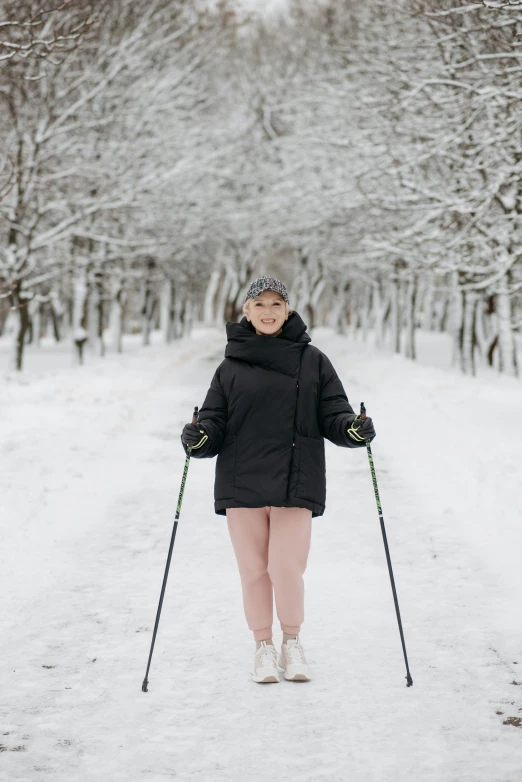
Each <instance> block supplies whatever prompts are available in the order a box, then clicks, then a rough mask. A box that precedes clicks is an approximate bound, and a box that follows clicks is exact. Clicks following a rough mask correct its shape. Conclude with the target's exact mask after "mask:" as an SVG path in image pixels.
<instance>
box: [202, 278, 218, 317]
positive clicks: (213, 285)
mask: <svg viewBox="0 0 522 782" xmlns="http://www.w3.org/2000/svg"><path fill="white" fill-rule="evenodd" d="M220 277H221V269H213V270H212V272H211V273H210V278H209V281H208V285H207V290H206V292H205V300H204V304H203V323H204V324H205V326H212V325H214V323H215V320H216V310H215V306H214V303H215V299H216V293H217V291H218V288H219V280H220Z"/></svg>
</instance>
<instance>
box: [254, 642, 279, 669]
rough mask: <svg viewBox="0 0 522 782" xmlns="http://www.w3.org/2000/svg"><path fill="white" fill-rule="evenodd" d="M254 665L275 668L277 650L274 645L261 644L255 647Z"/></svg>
mask: <svg viewBox="0 0 522 782" xmlns="http://www.w3.org/2000/svg"><path fill="white" fill-rule="evenodd" d="M256 666H257V667H258V668H266V667H273V668H275V667H276V666H277V652H276V649H275V646H271V645H269V644H268V645H265V644H261V646H260V647H259V649H256Z"/></svg>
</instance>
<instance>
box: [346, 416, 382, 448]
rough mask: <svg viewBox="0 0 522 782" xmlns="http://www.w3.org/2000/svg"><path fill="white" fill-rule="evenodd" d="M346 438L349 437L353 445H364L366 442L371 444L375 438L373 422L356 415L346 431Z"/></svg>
mask: <svg viewBox="0 0 522 782" xmlns="http://www.w3.org/2000/svg"><path fill="white" fill-rule="evenodd" d="M346 431H347V433H348V437H350V438H351V439H352V440H353V441H354V442H355V443H365V442H367V441H368V440H369V441H370V442H371V441H372V440H373V438H374V437H375V429H374V428H373V421H372V419H371V418H364V419H363V418H361V416H360V415H356V416H355V418H354V420H353V421H352V423H351V424H350V426H349V427H348V429H347V430H346Z"/></svg>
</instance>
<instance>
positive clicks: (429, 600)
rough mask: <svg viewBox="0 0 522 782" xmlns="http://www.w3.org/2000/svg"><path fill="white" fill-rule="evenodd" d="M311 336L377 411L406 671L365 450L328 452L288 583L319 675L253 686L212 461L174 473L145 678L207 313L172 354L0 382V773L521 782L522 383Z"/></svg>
mask: <svg viewBox="0 0 522 782" xmlns="http://www.w3.org/2000/svg"><path fill="white" fill-rule="evenodd" d="M313 340H314V342H315V343H316V344H318V346H319V347H321V348H322V349H323V350H324V351H325V352H326V353H327V354H328V355H329V357H330V358H331V359H332V361H333V363H334V366H335V367H336V368H337V370H338V371H339V374H340V375H341V377H342V379H343V382H344V384H345V388H346V390H347V393H348V395H349V397H350V400H351V401H352V404H353V405H354V407H357V406H358V404H359V402H360V401H361V399H362V400H364V402H365V403H366V405H367V408H368V412H369V414H370V415H373V416H374V418H375V423H376V428H377V432H378V437H377V439H376V440H375V443H374V446H373V451H374V458H375V463H376V469H377V477H378V481H379V488H380V492H381V499H382V503H383V509H384V518H385V522H386V528H387V533H388V540H389V544H390V549H391V556H392V561H393V564H394V571H395V578H396V583H397V589H398V594H399V601H400V606H401V612H402V617H403V623H404V630H405V635H406V643H407V649H408V655H409V659H410V667H411V672H412V676H413V679H414V686H413V687H412V688H407V687H406V686H405V679H404V676H405V671H404V663H403V659H402V651H401V647H400V639H399V633H398V630H397V623H396V618H395V613H394V607H393V600H392V596H391V590H390V584H389V579H388V574H387V569H386V561H385V556H384V550H383V546H382V539H381V535H380V530H379V524H378V519H377V514H376V509H375V500H374V497H373V491H372V487H371V480H370V474H369V468H368V461H367V457H366V452H365V450H362V451H351V450H347V449H346V450H345V449H339V448H335V447H334V446H333V445H331V444H327V460H328V464H327V471H328V497H327V510H326V513H325V516H324V517H322V518H321V519H316V520H315V521H314V530H313V544H312V552H311V557H310V562H309V568H308V571H307V574H306V577H305V578H306V589H307V617H306V622H305V624H304V626H303V632H302V640H303V642H304V644H305V648H306V651H307V656H308V658H309V661H310V663H311V666H312V672H313V675H314V679H313V681H312V682H310V683H308V684H295V683H290V682H285V681H282V682H281V684H279V685H273V686H259V685H256V684H254V683H253V682H251V680H250V676H249V666H250V662H251V655H252V649H253V644H252V641H251V638H250V635H249V632H248V630H247V629H246V625H245V622H244V618H243V613H242V606H241V596H240V585H239V576H238V575H237V573H236V565H235V561H234V558H233V553H232V549H231V546H230V542H229V540H228V533H227V531H226V524H225V522H224V519H222V518H220V517H218V516H216V515H215V514H214V512H213V507H212V488H213V474H214V467H215V460H208V461H202V462H196V461H194V462H192V463H191V465H190V469H189V475H188V481H187V488H186V491H185V497H184V502H183V508H182V513H181V520H180V524H179V528H178V535H177V539H176V546H175V549H174V557H173V563H172V568H171V573H170V577H169V584H168V588H167V594H166V598H165V604H164V608H163V615H162V620H161V625H160V631H159V634H158V640H157V644H156V651H155V654H154V659H153V663H152V669H151V674H150V685H149V693H148V694H144V693H142V692H141V682H142V680H143V676H144V673H145V667H146V662H147V655H148V650H149V646H150V640H151V632H152V627H153V623H154V616H155V611H156V606H157V600H158V597H159V590H160V586H161V579H162V576H163V570H164V565H165V557H166V554H167V549H168V543H169V539H170V534H171V530H172V522H173V518H174V511H175V506H176V502H177V497H178V492H179V484H180V480H181V473H182V469H183V463H184V454H183V451H182V449H181V446H180V445H179V432H180V430H181V427H182V425H183V424H184V423H186V422H187V421H188V420H190V416H191V412H192V409H193V406H194V404H199V405H200V404H201V402H202V400H203V396H204V393H205V391H206V389H207V387H208V383H209V381H210V378H211V376H212V373H213V371H214V369H215V367H216V365H217V364H218V363H219V361H220V360H221V356H222V352H223V345H224V339H223V336H222V334H220V333H218V332H215V331H208V330H203V329H201V330H198V331H197V332H196V333H195V335H194V337H193V338H192V339H191V340H185V341H183V342H181V343H179V344H176V345H175V346H174V347H171V348H166V347H163V346H153V347H152V348H150V349H148V350H143V351H140V352H138V353H134V354H132V355H129V356H125V355H124V356H121V357H111V358H110V360H107V361H106V362H105V363H103V362H100V363H98V364H96V365H94V366H91V367H84V368H82V369H78V368H76V369H70V370H68V371H61V372H55V373H53V374H50V375H49V376H46V377H43V378H40V379H36V380H29V381H28V382H27V381H24V380H11V381H10V382H6V381H3V380H0V397H1V399H2V404H1V406H0V433H1V437H0V503H1V506H0V507H1V516H0V535H1V541H2V547H1V551H0V589H1V594H2V598H3V599H2V608H3V611H2V618H1V627H0V629H1V635H0V660H1V663H0V665H1V668H0V685H1V693H0V747H1V749H3V750H5V751H1V752H0V780H2V782H4V780H5V782H44V781H47V780H52V782H76V780H78V782H98V780H100V781H101V780H103V782H107V780H110V782H117V781H119V780H122V781H123V780H125V781H126V782H127V781H129V780H130V782H135V781H136V782H140V781H141V780H144V781H145V780H147V781H148V780H151V782H156V781H158V782H159V781H160V780H164V779H169V778H173V779H179V780H183V782H185V781H187V782H188V781H189V780H198V782H219V781H220V780H227V782H228V781H229V780H230V782H240V781H241V782H243V781H244V780H245V781H249V780H252V782H254V780H255V782H268V780H272V779H282V780H292V782H294V780H295V782H306V781H308V780H310V782H311V781H312V780H313V781H314V782H315V781H316V780H325V782H326V781H328V782H410V781H411V782H413V780H415V781H416V780H422V782H515V781H516V780H517V781H518V780H519V779H520V774H521V771H522V728H517V727H516V726H514V725H505V724H503V723H504V721H505V720H507V719H508V718H514V721H515V722H516V720H517V718H520V717H522V684H520V682H521V681H522V638H521V633H520V613H521V612H520V595H521V593H522V567H521V554H520V552H521V543H522V532H521V529H520V509H519V504H517V503H519V498H520V487H521V485H522V467H521V459H520V443H521V442H522V393H521V385H520V382H517V381H510V380H508V379H500V380H497V379H494V380H493V379H492V380H489V379H484V378H481V379H480V380H471V379H468V378H461V377H459V376H456V375H453V374H451V373H449V372H445V371H442V370H436V369H432V368H429V367H423V366H412V365H411V364H410V363H408V362H406V361H403V360H401V359H396V358H393V357H390V356H387V355H386V354H380V355H378V354H376V353H375V352H374V351H372V350H370V349H369V348H368V347H367V346H363V345H362V344H360V343H354V342H352V341H348V340H342V339H341V338H339V337H336V336H333V335H332V334H331V333H330V332H328V331H326V330H325V331H323V330H318V331H316V332H315V333H314V334H313ZM80 378H83V383H82V385H81V386H80ZM454 431H457V432H458V433H459V437H458V438H455V437H452V436H451V435H452V432H454ZM497 431H498V432H500V435H501V436H500V437H499V436H498V435H497V434H496V433H497ZM274 629H275V638H276V640H277V641H279V638H280V632H279V631H278V629H277V622H275V624H274ZM498 712H502V714H499V713H498Z"/></svg>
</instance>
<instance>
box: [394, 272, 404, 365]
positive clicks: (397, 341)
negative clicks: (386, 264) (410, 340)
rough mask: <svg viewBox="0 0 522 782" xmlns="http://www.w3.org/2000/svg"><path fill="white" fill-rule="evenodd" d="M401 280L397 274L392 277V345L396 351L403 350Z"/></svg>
mask: <svg viewBox="0 0 522 782" xmlns="http://www.w3.org/2000/svg"><path fill="white" fill-rule="evenodd" d="M401 323H402V318H401V281H400V279H399V275H398V274H395V275H394V277H393V279H392V345H393V350H394V352H395V353H400V352H401Z"/></svg>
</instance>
